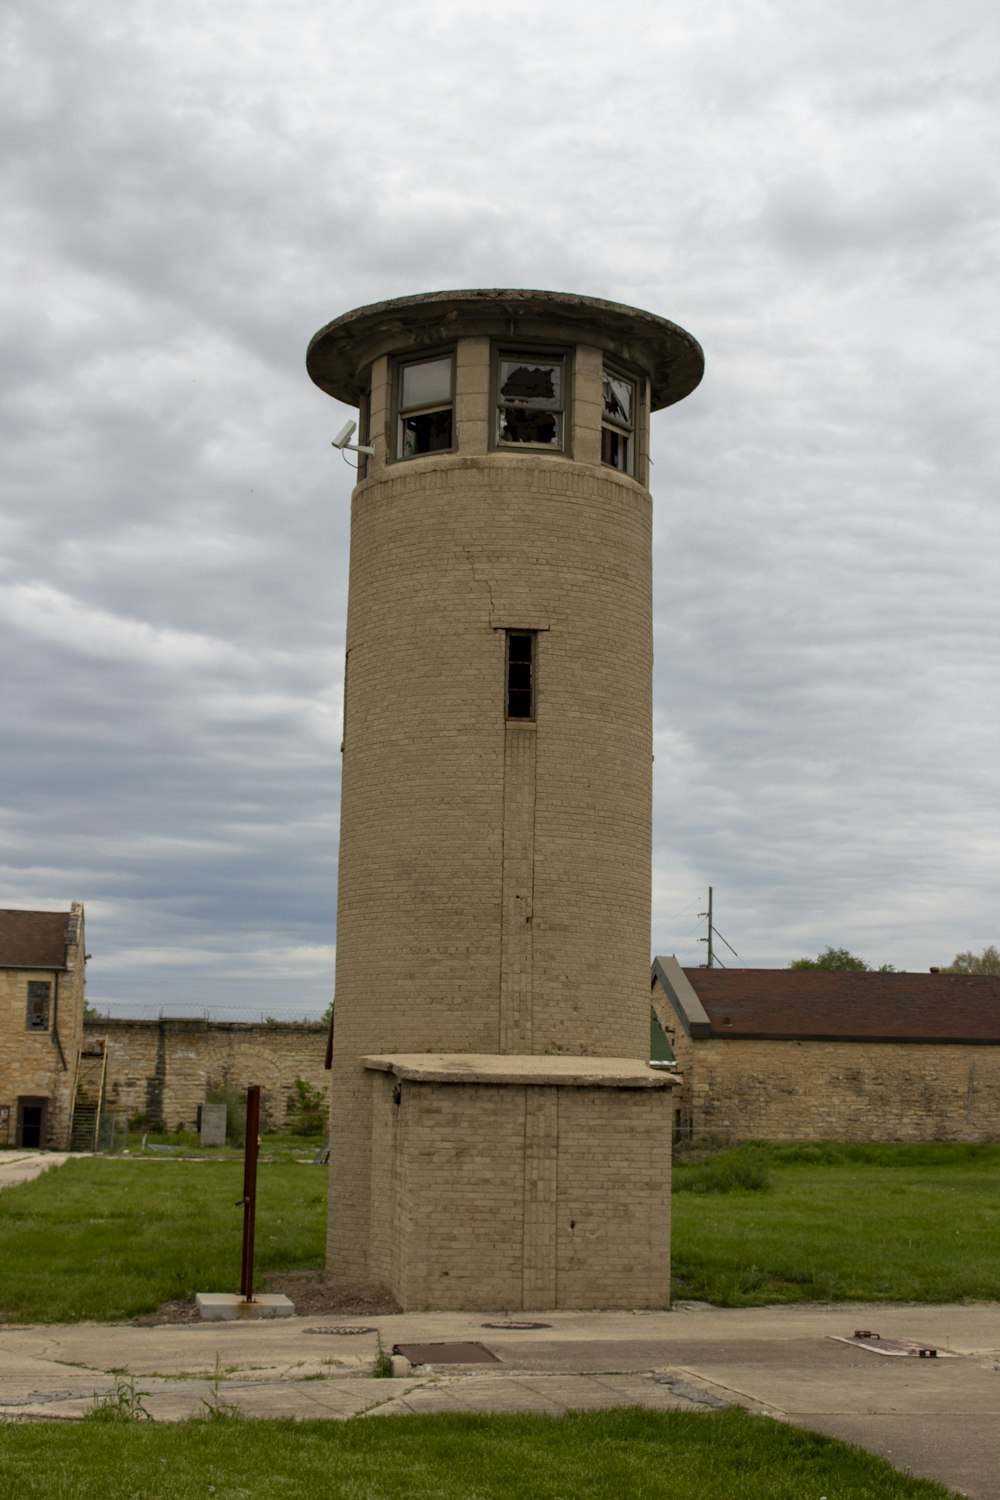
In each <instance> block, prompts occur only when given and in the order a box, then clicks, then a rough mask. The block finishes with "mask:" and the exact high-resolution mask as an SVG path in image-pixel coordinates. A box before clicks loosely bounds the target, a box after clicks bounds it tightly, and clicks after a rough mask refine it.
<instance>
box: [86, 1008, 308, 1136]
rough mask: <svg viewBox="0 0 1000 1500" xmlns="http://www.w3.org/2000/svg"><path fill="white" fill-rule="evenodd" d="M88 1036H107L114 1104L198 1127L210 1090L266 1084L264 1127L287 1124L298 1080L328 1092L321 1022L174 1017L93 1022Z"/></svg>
mask: <svg viewBox="0 0 1000 1500" xmlns="http://www.w3.org/2000/svg"><path fill="white" fill-rule="evenodd" d="M86 1032H87V1036H88V1037H107V1057H108V1064H107V1081H106V1085H105V1094H106V1099H107V1105H108V1108H110V1109H115V1110H120V1111H121V1112H122V1113H124V1114H126V1115H128V1116H129V1117H132V1116H136V1115H145V1116H147V1117H148V1118H150V1119H162V1120H163V1121H165V1123H166V1125H167V1127H168V1129H171V1130H175V1129H177V1127H178V1126H179V1125H186V1126H188V1127H189V1128H192V1127H193V1126H194V1124H195V1122H196V1120H197V1116H198V1109H199V1107H200V1106H201V1105H202V1104H203V1103H204V1102H205V1095H206V1093H207V1092H208V1091H209V1090H211V1089H214V1088H219V1087H229V1088H234V1089H238V1090H240V1091H245V1090H246V1088H247V1087H248V1086H249V1085H250V1084H251V1083H259V1084H260V1086H261V1116H262V1120H263V1125H264V1129H266V1130H274V1129H282V1128H283V1127H284V1126H285V1125H286V1123H287V1117H288V1116H287V1103H288V1098H289V1096H290V1095H291V1094H292V1092H293V1088H294V1083H295V1079H296V1077H299V1078H303V1079H305V1081H306V1082H307V1083H309V1084H312V1085H313V1087H315V1088H321V1089H324V1090H326V1089H328V1088H329V1085H330V1074H329V1073H328V1072H327V1071H326V1069H325V1068H324V1060H325V1055H326V1026H325V1025H323V1024H322V1023H316V1024H309V1023H301V1022H300V1023H294V1024H292V1023H288V1024H267V1025H265V1024H261V1025H251V1024H248V1023H244V1022H230V1021H225V1022H223V1021H205V1020H194V1019H189V1018H175V1017H168V1018H164V1019H163V1020H160V1021H139V1020H136V1021H129V1020H114V1021H88V1022H87V1025H86Z"/></svg>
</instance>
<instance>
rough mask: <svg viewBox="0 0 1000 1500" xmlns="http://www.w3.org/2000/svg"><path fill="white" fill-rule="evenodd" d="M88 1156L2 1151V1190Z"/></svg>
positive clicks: (0, 1186)
mask: <svg viewBox="0 0 1000 1500" xmlns="http://www.w3.org/2000/svg"><path fill="white" fill-rule="evenodd" d="M87 1154H88V1153H87V1152H85V1151H28V1150H24V1151H21V1150H14V1151H0V1188H7V1187H17V1185H18V1183H21V1182H30V1181H31V1180H32V1178H33V1177H41V1175H42V1173H43V1172H48V1171H50V1170H51V1169H52V1168H53V1167H61V1166H62V1165H63V1164H64V1162H68V1161H72V1160H73V1158H74V1157H77V1156H86V1155H87Z"/></svg>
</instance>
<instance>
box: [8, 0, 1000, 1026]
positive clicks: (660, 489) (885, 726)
mask: <svg viewBox="0 0 1000 1500" xmlns="http://www.w3.org/2000/svg"><path fill="white" fill-rule="evenodd" d="M0 26H2V32H0V36H2V54H0V55H2V58H3V71H4V77H3V82H2V86H0V110H2V111H3V123H2V130H3V147H4V150H3V168H2V172H3V177H2V191H0V257H2V261H3V269H4V276H3V291H2V296H3V316H2V319H0V341H2V360H3V394H2V417H0V424H2V425H0V445H2V446H0V460H2V469H3V494H2V511H0V570H2V571H0V632H2V640H3V645H2V650H0V663H2V672H3V678H4V683H3V706H2V719H0V723H2V742H3V772H4V792H3V797H2V809H0V819H2V822H0V855H2V864H0V905H6V906H23V907H37V908H41V909H57V908H59V907H64V906H67V905H68V903H69V901H70V900H72V899H74V898H75V899H79V900H82V901H83V902H84V903H85V905H86V912H87V937H88V948H89V949H90V951H91V952H92V953H93V959H92V962H91V964H90V966H89V994H90V998H91V1000H92V1001H93V1002H94V1003H97V1004H108V1005H109V1006H110V1008H111V1009H112V1010H113V1011H117V1012H118V1013H123V1012H124V1011H125V1010H127V1009H129V1008H131V1009H139V1008H141V1007H152V1008H154V1009H159V1008H161V1007H162V1008H163V1009H164V1010H166V1011H168V1012H169V1011H183V1010H185V1009H189V1008H191V1007H193V1008H195V1009H203V1008H208V1009H212V1010H216V1011H217V1012H218V1013H219V1014H220V1015H226V1014H229V1015H232V1016H234V1017H235V1016H236V1014H237V1010H236V1009H235V1008H239V1009H240V1012H241V1013H243V1012H245V1013H246V1014H248V1015H249V1014H253V1013H258V1014H259V1013H260V1012H266V1013H270V1014H274V1015H279V1014H285V1013H287V1014H290V1015H305V1014H309V1013H313V1014H315V1013H318V1012H321V1011H322V1010H323V1008H324V1007H325V1005H326V1004H327V1001H328V999H329V997H330V993H331V990H332V976H333V958H334V944H333V935H334V916H335V908H336V858H337V826H338V796H339V774H340V770H339V754H338V747H339V740H340V715H341V678H342V669H343V632H344V618H345V604H346V595H345V587H346V564H347V538H348V531H347V522H348V508H349V505H348V502H349V495H350V487H351V470H350V469H349V468H348V467H347V465H346V464H345V463H344V462H343V460H342V458H341V457H340V456H339V455H337V454H335V453H334V452H333V450H332V449H331V447H330V438H331V437H332V436H333V435H334V433H335V432H336V431H337V429H338V428H339V427H340V426H341V425H342V423H343V421H344V420H345V418H346V417H348V416H349V415H351V414H350V413H349V412H348V411H347V410H346V409H345V408H342V407H340V406H338V405H336V404H335V403H333V402H332V401H330V399H329V398H328V397H326V396H324V395H323V394H321V393H320V392H319V391H318V390H317V389H316V388H315V387H313V386H312V384H311V382H310V381H309V379H308V377H307V376H306V374H305V371H304V368H303V357H304V353H305V348H306V344H307V342H308V340H309V338H310V336H311V335H312V333H313V332H314V331H315V330H316V329H317V328H319V327H320V326H321V325H322V324H324V323H326V322H328V321H329V320H330V319H331V318H333V317H335V316H337V315H339V314H340V313H342V312H345V311H347V310H348V309H350V308H352V307H355V306H358V305H361V304H363V303H367V302H374V301H379V300H382V299H383V298H387V297H394V296H401V295H405V294H412V293H419V292H422V291H431V290H438V289H443V288H458V287H494V286H498V287H499V286H511V287H519V286H523V287H540V288H553V289H557V290H560V291H569V292H574V291H575V292H580V293H584V294H587V295H591V296H598V297H606V298H611V299H614V300H617V301H623V302H628V303H633V304H635V305H637V306H639V307H643V308H646V309H648V310H650V311H652V312H654V313H657V314H660V315H662V316H665V317H668V318H671V319H673V320H674V321H675V322H677V323H680V324H681V325H682V326H683V327H685V328H687V329H688V330H689V331H690V332H691V333H693V334H694V335H695V337H696V338H697V339H698V340H699V341H700V342H701V344H702V346H703V348H704V350H705V354H706V375H705V379H704V382H703V384H702V385H701V387H700V388H699V389H698V390H697V391H696V392H695V394H694V395H693V396H692V397H690V398H689V399H688V400H687V401H685V402H683V403H681V404H680V405H679V406H676V407H673V408H671V409H669V410H668V411H666V412H663V413H660V414H659V415H658V416H655V417H654V418H653V449H652V453H653V459H654V469H653V490H654V495H655V502H656V534H655V556H654V567H655V580H656V584H655V586H656V621H655V629H656V669H655V670H656V682H655V701H656V719H655V728H656V763H655V824H654V902H653V915H652V920H653V947H654V948H655V949H656V950H657V951H660V952H670V951H676V952H677V954H678V956H679V957H680V959H681V960H682V962H685V963H698V962H701V961H703V960H704V946H703V945H700V944H699V942H698V938H699V936H702V935H703V934H704V931H705V924H704V921H699V920H698V913H699V912H703V911H704V910H705V896H706V893H707V888H708V886H709V885H710V884H711V885H713V886H714V888H715V911H716V923H717V926H718V927H719V929H720V930H721V932H722V933H723V934H724V935H725V937H726V938H727V939H728V941H729V942H730V943H731V944H732V945H733V947H734V948H735V949H737V950H738V953H739V955H740V959H741V960H742V962H743V963H744V964H746V965H750V966H784V965H785V964H787V963H788V962H789V961H790V960H791V959H793V958H795V957H798V956H800V955H802V954H815V953H817V952H818V951H819V950H820V949H822V948H823V947H824V946H826V945H827V944H833V945H835V946H841V945H843V946H847V947H849V948H851V949H852V950H854V951H855V952H857V953H859V954H861V955H862V956H864V957H865V958H867V959H869V960H870V961H871V962H872V963H883V962H889V963H894V964H896V965H897V967H899V968H907V969H921V968H926V967H927V966H928V965H930V964H934V963H947V962H949V961H950V960H951V958H952V957H953V955H954V954H955V952H956V951H958V950H959V949H965V948H970V947H971V948H977V949H978V948H981V947H983V946H984V945H985V944H986V943H989V942H996V941H1000V913H998V895H1000V826H998V820H997V791H998V781H1000V770H998V762H1000V756H998V749H997V747H998V744H1000V692H998V686H1000V684H998V663H1000V597H998V587H997V561H998V557H1000V506H998V468H1000V464H998V437H997V433H998V421H997V404H998V399H1000V380H998V371H1000V347H998V337H997V335H998V322H1000V299H998V274H997V272H998V265H997V262H998V247H1000V233H998V197H1000V192H998V174H997V162H998V161H1000V139H998V136H1000V131H998V102H997V101H998V99H1000V76H998V75H1000V45H998V43H1000V19H998V12H997V9H996V5H995V3H994V0H952V3H947V4H946V3H944V0H881V3H872V0H839V3H837V4H830V3H829V0H771V3H763V0H670V3H664V0H623V3H619V4H618V5H615V6H612V7H608V6H607V5H599V4H597V3H595V0H550V3H549V4H547V5H545V6H540V5H538V3H537V0H530V3H527V0H505V3H504V4H503V5H502V6H501V7H496V6H486V5H480V4H476V3H474V0H423V3H421V4H414V3H412V0H366V3H364V4H362V3H357V0H340V3H338V4H336V5H331V4H320V3H318V0H282V3H281V4H280V5H278V4H277V3H267V0H238V3H237V0H211V3H210V4H208V3H205V0H125V3H123V0H79V3H78V0H7V5H6V6H5V8H4V19H3V21H2V22H0ZM721 952H722V956H723V958H724V959H726V960H727V961H728V962H729V963H731V964H736V963H737V960H736V959H735V958H733V956H732V955H731V954H730V953H728V952H727V950H726V949H725V948H723V949H722V950H721ZM227 1008H233V1009H227Z"/></svg>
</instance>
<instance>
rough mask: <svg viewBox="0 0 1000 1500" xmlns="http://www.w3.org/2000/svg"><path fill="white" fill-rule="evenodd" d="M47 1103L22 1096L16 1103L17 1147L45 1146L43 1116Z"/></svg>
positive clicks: (39, 1099) (28, 1096)
mask: <svg viewBox="0 0 1000 1500" xmlns="http://www.w3.org/2000/svg"><path fill="white" fill-rule="evenodd" d="M48 1107H49V1101H48V1100H47V1099H42V1098H38V1097H34V1096H32V1095H30V1094H26V1095H24V1096H23V1097H22V1098H20V1099H18V1101H17V1139H16V1141H15V1145H17V1146H29V1147H31V1146H36V1147H37V1146H44V1145H45V1116H46V1114H47V1113H48Z"/></svg>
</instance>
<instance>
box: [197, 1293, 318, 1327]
mask: <svg viewBox="0 0 1000 1500" xmlns="http://www.w3.org/2000/svg"><path fill="white" fill-rule="evenodd" d="M194 1300H195V1306H196V1307H197V1309H198V1316H199V1317H200V1318H203V1319H204V1320H205V1321H206V1322H207V1323H217V1322H227V1323H230V1322H233V1321H235V1320H236V1319H237V1318H290V1317H291V1316H292V1314H293V1313H294V1312H295V1307H294V1304H293V1303H292V1302H291V1301H290V1299H289V1298H288V1297H285V1296H284V1295H283V1294H282V1293H280V1292H259V1293H258V1294H257V1296H256V1297H255V1298H254V1299H253V1301H252V1302H244V1300H243V1298H242V1297H241V1296H240V1294H239V1292H196V1293H195V1299H194Z"/></svg>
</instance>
